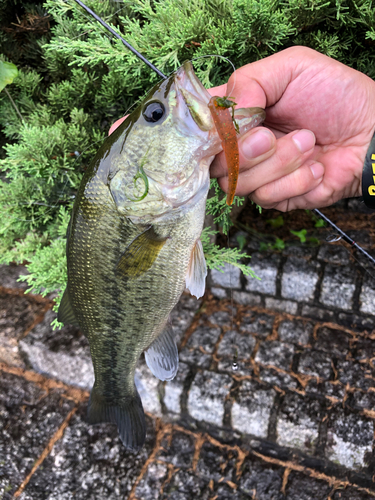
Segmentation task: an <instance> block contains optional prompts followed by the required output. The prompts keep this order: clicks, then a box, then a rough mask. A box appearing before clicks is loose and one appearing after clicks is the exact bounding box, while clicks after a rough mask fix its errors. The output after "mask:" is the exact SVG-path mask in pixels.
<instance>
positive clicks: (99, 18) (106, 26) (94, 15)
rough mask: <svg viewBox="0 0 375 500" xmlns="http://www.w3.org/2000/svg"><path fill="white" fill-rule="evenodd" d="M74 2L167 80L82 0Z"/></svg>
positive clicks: (163, 75) (164, 76)
mask: <svg viewBox="0 0 375 500" xmlns="http://www.w3.org/2000/svg"><path fill="white" fill-rule="evenodd" d="M74 1H75V2H76V3H78V5H80V6H81V7H82V8H83V9H85V11H86V12H87V13H88V14H90V16H92V17H93V18H94V19H95V20H96V21H98V23H100V24H101V25H102V26H103V27H104V28H105V29H106V30H108V31H109V32H110V33H112V35H113V36H115V37H116V38H117V39H118V40H121V42H122V43H123V44H124V45H125V47H127V48H128V49H129V50H131V51H132V52H133V54H135V55H136V56H137V57H138V59H140V60H141V61H143V62H144V63H145V64H147V66H149V67H150V68H151V69H152V70H153V71H155V73H157V74H158V75H159V76H160V77H161V78H163V79H164V80H165V79H166V78H167V76H166V75H165V74H164V73H162V72H161V71H160V70H159V69H158V68H157V67H156V66H154V65H153V64H152V62H150V61H149V60H148V59H146V58H145V57H144V56H143V55H142V54H141V53H140V52H138V50H137V49H135V48H134V47H133V46H132V45H130V43H128V42H127V41H126V40H125V39H124V38H122V36H121V35H119V34H118V33H116V31H115V30H114V29H112V28H111V27H110V26H109V24H107V23H106V22H105V21H104V20H103V19H102V18H101V17H100V16H98V14H96V13H95V12H94V11H93V10H91V9H90V7H87V5H85V4H84V3H83V2H81V0H74Z"/></svg>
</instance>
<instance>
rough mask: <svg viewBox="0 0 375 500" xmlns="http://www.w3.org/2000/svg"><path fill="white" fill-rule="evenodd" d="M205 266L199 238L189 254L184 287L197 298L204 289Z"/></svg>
mask: <svg viewBox="0 0 375 500" xmlns="http://www.w3.org/2000/svg"><path fill="white" fill-rule="evenodd" d="M206 276H207V266H206V259H205V258H204V253H203V246H202V242H201V240H200V239H199V240H198V241H197V242H196V244H195V246H194V248H193V252H192V254H191V258H190V264H189V269H188V272H187V275H186V288H188V289H189V291H190V293H191V294H192V295H195V296H196V297H197V299H199V297H202V295H203V294H204V291H205V289H206Z"/></svg>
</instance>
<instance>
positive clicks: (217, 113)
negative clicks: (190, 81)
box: [208, 96, 240, 205]
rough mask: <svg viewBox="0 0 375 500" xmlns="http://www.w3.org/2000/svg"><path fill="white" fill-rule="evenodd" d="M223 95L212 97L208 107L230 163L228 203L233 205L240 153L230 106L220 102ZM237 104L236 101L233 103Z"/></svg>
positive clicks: (228, 163)
mask: <svg viewBox="0 0 375 500" xmlns="http://www.w3.org/2000/svg"><path fill="white" fill-rule="evenodd" d="M218 99H219V102H220V101H222V100H223V98H221V97H217V96H215V97H211V99H210V102H209V103H208V107H209V109H210V111H211V115H212V118H213V120H214V123H215V127H216V129H217V133H218V134H219V137H220V139H221V145H222V146H223V151H224V154H225V158H226V160H227V165H228V193H227V205H232V203H233V198H234V193H235V192H236V187H237V180H238V173H239V170H240V155H239V152H238V142H237V133H236V129H235V127H234V124H233V120H232V113H231V111H230V109H229V107H228V106H221V105H220V104H218V101H217V100H218ZM233 104H235V103H233Z"/></svg>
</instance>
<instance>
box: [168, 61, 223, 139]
mask: <svg viewBox="0 0 375 500" xmlns="http://www.w3.org/2000/svg"><path fill="white" fill-rule="evenodd" d="M175 84H176V89H177V91H178V93H179V94H180V95H181V96H182V98H183V99H184V101H185V104H186V106H187V107H188V108H189V111H190V114H191V116H192V118H193V120H194V121H195V123H196V124H197V125H198V127H199V128H200V129H201V130H202V131H204V132H208V131H210V130H212V128H213V127H214V123H213V120H212V116H211V113H210V111H209V109H208V103H209V101H210V98H211V96H210V94H209V93H208V92H207V90H206V89H205V88H204V86H203V85H202V83H201V82H200V80H199V79H198V77H197V76H196V74H195V73H194V69H193V66H192V64H191V62H190V61H185V62H184V63H183V65H182V66H181V68H179V69H178V70H177V72H176V77H175Z"/></svg>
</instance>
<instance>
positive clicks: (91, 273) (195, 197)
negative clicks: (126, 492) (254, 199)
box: [58, 63, 264, 450]
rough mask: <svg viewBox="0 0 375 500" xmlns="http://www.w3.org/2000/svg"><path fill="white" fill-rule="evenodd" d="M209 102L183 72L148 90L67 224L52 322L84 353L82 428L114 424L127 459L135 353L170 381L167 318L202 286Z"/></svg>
mask: <svg viewBox="0 0 375 500" xmlns="http://www.w3.org/2000/svg"><path fill="white" fill-rule="evenodd" d="M209 100H210V95H209V94H208V92H207V91H206V90H205V89H204V87H203V86H202V84H201V83H200V81H199V80H198V79H197V77H196V76H195V74H194V71H193V69H192V66H191V64H190V63H185V64H184V65H183V66H182V67H181V68H180V69H179V70H177V72H176V73H174V74H173V75H171V76H170V77H169V79H168V80H165V81H163V82H161V83H159V84H157V85H156V86H155V87H154V88H153V89H152V90H151V91H150V93H149V94H148V96H146V98H145V99H144V100H143V102H142V103H141V104H140V105H139V106H138V108H137V109H136V110H135V111H134V112H133V113H132V114H131V115H130V116H129V117H128V118H127V119H126V120H125V121H124V122H123V123H122V125H121V126H120V127H119V128H118V129H117V130H116V131H115V132H114V133H113V134H112V135H111V136H110V137H108V138H107V139H106V141H105V142H104V144H103V146H102V147H101V148H100V149H99V151H98V153H97V155H96V156H95V158H94V160H93V162H92V163H91V165H90V167H89V168H88V170H87V171H86V172H85V175H84V177H83V180H82V183H81V186H80V188H79V190H78V193H77V196H76V200H75V204H74V207H73V213H72V218H71V222H70V225H69V232H68V233H69V234H68V242H67V263H68V284H67V289H66V291H65V293H64V296H63V299H62V301H61V305H60V308H59V314H58V319H59V321H62V322H63V323H73V324H77V325H78V326H79V327H80V328H81V330H82V331H83V333H84V334H85V335H86V336H87V338H88V341H89V344H90V350H91V357H92V361H93V365H94V373H95V383H94V387H93V389H92V391H91V395H90V401H89V406H88V420H89V422H91V423H98V422H102V421H109V422H113V423H116V424H117V427H118V430H119V434H120V437H121V440H122V442H123V443H124V444H125V445H126V446H127V447H129V448H131V449H135V450H137V449H139V448H140V447H141V446H142V445H143V443H144V440H145V420H144V412H143V408H142V402H141V400H140V397H139V394H138V392H137V390H136V387H135V384H134V374H135V368H136V365H137V362H138V360H139V358H140V356H141V354H142V353H143V352H144V353H145V359H146V363H147V364H148V366H149V368H150V369H151V371H152V373H153V374H154V375H155V376H157V377H158V378H160V379H161V380H171V379H172V378H173V377H174V376H175V374H176V372H177V369H178V352H177V346H176V342H175V338H174V335H173V331H172V329H171V327H170V325H169V322H168V320H169V316H170V313H171V311H172V309H173V308H174V306H175V305H176V304H177V302H178V300H179V298H180V296H181V294H182V292H183V291H184V289H185V286H186V287H187V288H188V289H189V290H190V291H191V293H192V294H194V295H196V296H197V297H200V296H202V295H203V293H204V289H205V278H206V274H207V268H206V263H205V259H204V255H203V248H202V244H201V242H200V235H201V232H202V229H203V223H204V216H205V206H206V198H207V193H208V189H209V166H210V163H211V161H212V159H213V158H214V156H215V155H216V154H217V153H219V152H220V151H221V141H220V138H219V137H218V134H217V131H216V128H215V125H214V122H213V120H212V117H211V115H210V112H209V110H208V107H207V105H208V102H209ZM155 110H156V112H155ZM153 113H155V114H153ZM263 118H264V112H263V110H260V109H259V108H255V110H254V111H253V113H249V112H246V113H245V114H244V117H243V123H244V127H245V128H243V130H242V132H244V131H246V130H249V129H250V128H252V127H253V126H256V125H257V124H259V123H260V122H261V121H262V119H263ZM246 127H247V128H246ZM140 169H141V170H142V172H143V173H142V176H147V178H146V180H147V182H146V181H145V180H144V177H139V175H138V174H139V172H140ZM138 179H143V181H141V180H138ZM136 180H137V185H135V181H136ZM141 182H144V186H143V187H142V184H141ZM142 191H144V195H143V194H142ZM141 194H142V196H140V195H141Z"/></svg>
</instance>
